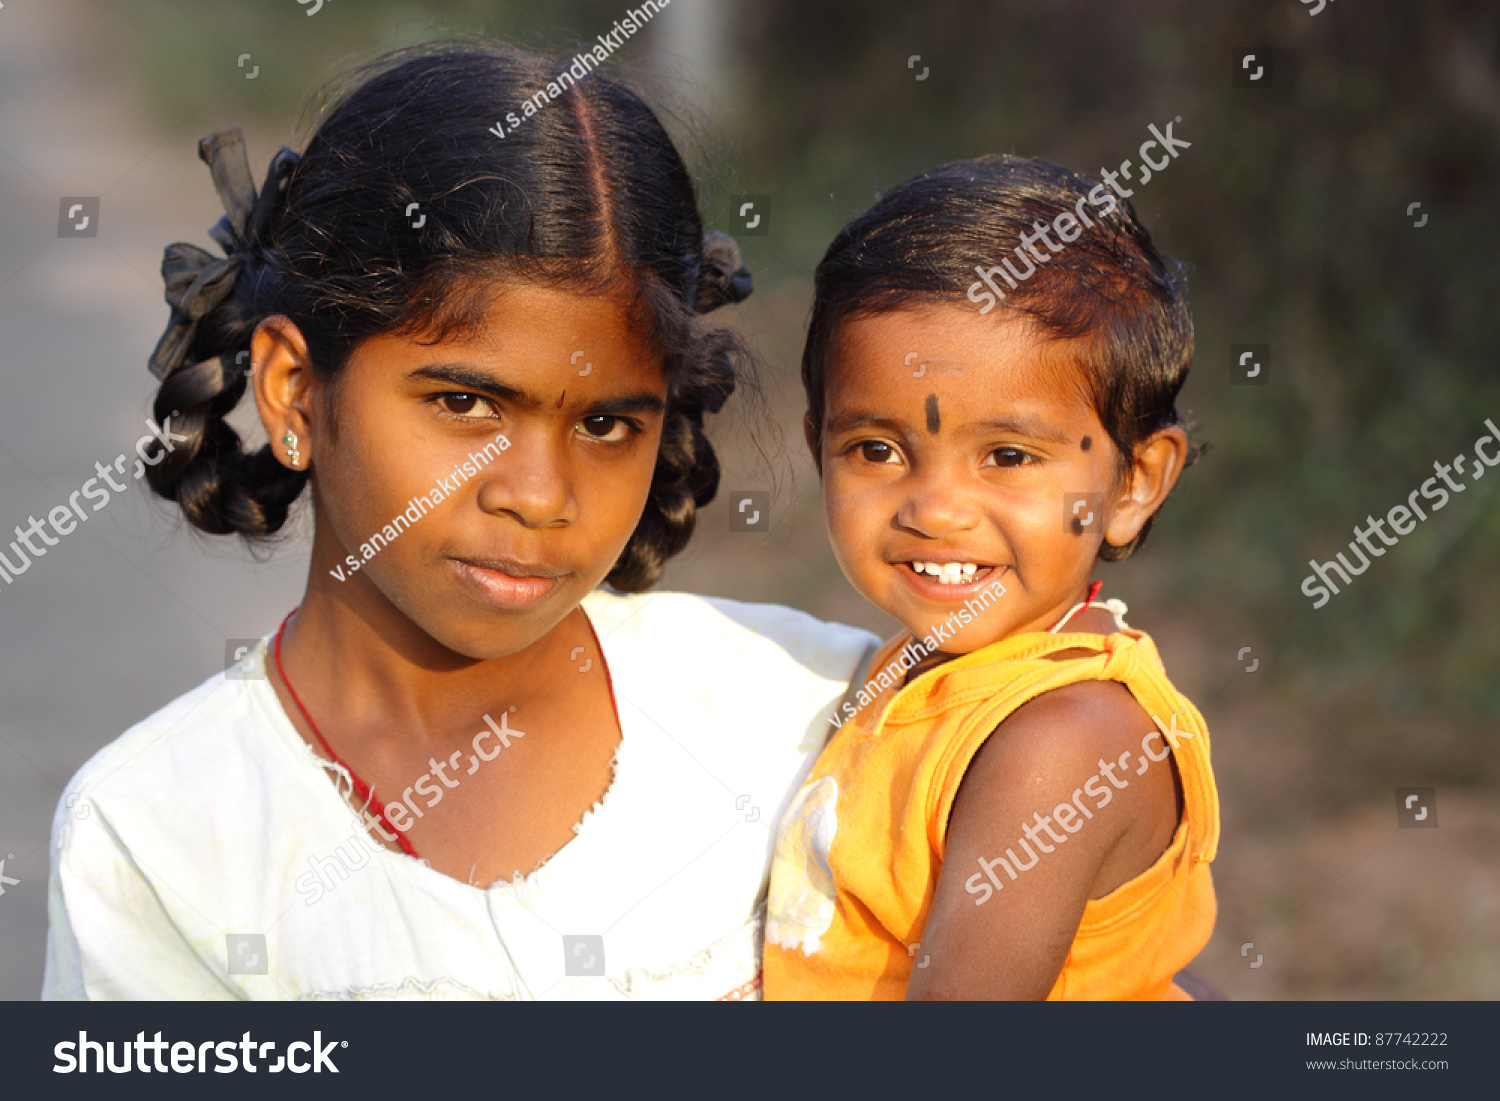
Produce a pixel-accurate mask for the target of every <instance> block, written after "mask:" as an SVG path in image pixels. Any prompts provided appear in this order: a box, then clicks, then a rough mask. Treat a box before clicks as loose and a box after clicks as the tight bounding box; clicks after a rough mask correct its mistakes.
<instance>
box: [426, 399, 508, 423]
mask: <svg viewBox="0 0 1500 1101" xmlns="http://www.w3.org/2000/svg"><path fill="white" fill-rule="evenodd" d="M437 400H438V404H439V405H441V406H442V407H443V409H444V411H446V412H448V413H451V414H452V415H453V416H455V417H463V418H464V419H466V420H482V419H483V418H485V417H492V416H494V415H495V407H494V406H493V405H492V404H490V400H489V398H482V397H480V396H479V395H478V394H440V395H438V399H437Z"/></svg>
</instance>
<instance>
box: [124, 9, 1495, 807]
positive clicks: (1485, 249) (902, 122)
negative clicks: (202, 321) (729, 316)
mask: <svg viewBox="0 0 1500 1101" xmlns="http://www.w3.org/2000/svg"><path fill="white" fill-rule="evenodd" d="M718 2H719V3H720V4H721V5H722V6H723V7H725V8H729V9H732V14H731V15H730V16H729V17H728V23H727V25H728V35H727V45H728V51H729V55H730V57H731V58H732V61H733V64H732V66H731V68H732V69H733V72H734V75H735V79H736V80H737V81H738V83H737V84H736V85H735V88H736V92H735V97H734V100H733V110H732V111H730V112H728V113H727V114H725V115H724V116H723V117H722V118H721V120H720V125H721V128H722V135H721V137H722V139H723V142H724V143H732V146H733V148H735V149H736V150H737V153H736V156H735V158H734V161H733V163H732V164H731V165H730V166H729V167H728V169H727V171H728V172H729V173H730V174H733V175H735V176H736V177H737V178H736V183H735V186H736V187H738V189H739V190H741V191H744V192H749V193H764V194H769V195H772V196H774V198H775V201H776V203H777V218H778V229H777V231H776V233H775V234H774V235H773V237H771V238H764V239H752V240H749V241H746V242H743V243H744V244H745V246H746V253H747V256H749V257H750V258H751V260H752V261H753V263H754V265H755V266H756V267H758V268H759V269H760V270H759V271H758V274H757V278H758V280H761V281H762V282H761V286H763V287H764V286H767V285H768V284H769V285H774V284H775V283H776V282H777V281H778V280H780V281H800V282H801V283H803V284H806V281H807V277H808V274H809V273H810V271H811V269H812V267H813V266H814V265H815V264H816V262H817V260H818V258H819V256H820V255H821V252H822V249H823V247H824V246H825V245H826V243H827V241H828V240H829V239H830V238H831V237H832V235H833V234H834V233H835V232H836V231H837V229H838V228H839V226H840V225H841V224H842V223H843V222H844V221H845V220H846V219H847V218H848V217H849V216H850V215H852V214H853V213H855V212H856V211H858V210H861V209H863V208H864V207H866V206H868V205H869V203H870V202H871V201H872V200H873V198H874V196H875V194H876V193H877V192H878V191H879V190H880V189H882V188H885V187H889V186H890V185H892V184H894V183H896V182H898V181H900V180H902V179H905V178H907V177H908V176H911V175H913V174H915V173H918V172H921V171H922V170H924V169H926V168H929V167H931V166H933V165H935V164H938V163H940V162H943V161H948V160H954V159H959V158H965V157H972V156H977V155H980V154H984V153H989V152H1017V153H1023V154H1032V155H1038V156H1044V157H1048V158H1051V159H1053V160H1056V161H1059V162H1061V163H1063V164H1065V165H1067V166H1069V167H1072V168H1076V169H1078V170H1081V171H1083V172H1085V173H1088V174H1091V175H1097V173H1098V172H1099V171H1100V170H1101V168H1102V167H1111V168H1113V167H1114V166H1116V165H1118V164H1119V162H1120V161H1121V160H1122V159H1124V158H1125V157H1127V156H1133V155H1134V151H1135V150H1136V149H1137V147H1138V146H1139V145H1140V143H1141V142H1142V141H1143V140H1145V138H1146V137H1148V136H1149V135H1148V134H1147V126H1148V124H1151V123H1156V124H1157V125H1158V126H1164V125H1165V124H1166V123H1167V122H1168V121H1171V120H1174V119H1176V118H1178V117H1180V118H1181V120H1182V121H1181V122H1180V123H1178V124H1177V128H1176V133H1177V135H1178V136H1179V137H1181V138H1185V139H1187V140H1189V141H1191V142H1192V148H1191V149H1189V150H1186V151H1184V152H1183V154H1182V155H1181V156H1180V157H1179V159H1178V160H1176V161H1175V162H1174V163H1173V164H1172V165H1171V167H1170V168H1169V169H1167V170H1165V171H1164V172H1162V173H1161V174H1160V175H1159V176H1158V177H1157V178H1156V179H1154V180H1153V181H1152V182H1151V183H1150V184H1149V185H1148V186H1146V187H1144V188H1142V189H1140V190H1139V191H1138V193H1137V197H1136V199H1135V200H1134V201H1135V204H1136V206H1137V208H1138V210H1140V212H1141V213H1142V215H1143V217H1144V219H1145V221H1146V224H1147V225H1148V226H1150V227H1151V229H1152V231H1153V233H1154V235H1155V238H1156V240H1157V243H1158V245H1159V247H1161V248H1162V249H1163V251H1165V252H1167V253H1169V254H1171V255H1174V256H1176V257H1178V258H1180V259H1182V260H1183V261H1184V262H1185V263H1186V264H1187V265H1188V267H1189V270H1190V272H1191V293H1192V300H1193V304H1194V313H1195V317H1196V324H1197V334H1198V339H1197V349H1198V351H1197V359H1196V365H1195V368H1194V371H1193V374H1192V376H1191V378H1190V380H1189V382H1188V385H1187V388H1186V390H1185V392H1184V396H1183V405H1184V407H1185V408H1186V409H1188V410H1190V411H1191V413H1192V415H1193V416H1194V417H1195V419H1196V420H1197V421H1198V423H1199V424H1200V425H1201V428H1202V432H1203V436H1204V438H1206V439H1207V440H1208V441H1210V442H1211V444H1212V448H1211V450H1210V452H1209V453H1208V455H1207V456H1206V457H1205V459H1204V460H1203V462H1202V463H1201V464H1200V465H1199V466H1198V467H1195V468H1194V469H1193V470H1191V471H1189V472H1188V473H1187V475H1186V476H1185V477H1184V479H1183V481H1182V483H1181V485H1180V488H1179V489H1178V491H1177V493H1176V494H1175V495H1174V498H1173V500H1172V501H1171V503H1170V504H1169V506H1168V509H1167V512H1166V514H1165V516H1164V518H1163V522H1162V523H1160V524H1158V525H1157V529H1156V533H1155V535H1154V536H1153V540H1154V545H1153V546H1152V547H1151V548H1149V549H1148V552H1147V554H1146V555H1145V556H1144V558H1143V559H1142V561H1141V563H1140V564H1139V565H1138V566H1136V565H1133V564H1127V565H1126V566H1125V567H1122V568H1123V569H1125V570H1131V569H1138V570H1143V571H1150V572H1151V573H1152V574H1154V575H1155V576H1157V577H1160V578H1164V579H1165V591H1166V592H1168V593H1169V594H1170V596H1171V598H1172V599H1173V600H1175V601H1179V602H1180V604H1181V606H1182V607H1183V608H1184V609H1196V610H1197V611H1198V612H1199V613H1200V614H1201V616H1202V618H1203V620H1204V621H1205V622H1211V623H1212V624H1213V627H1214V630H1213V631H1212V632H1210V634H1211V635H1213V636H1214V637H1215V639H1216V640H1217V639H1218V638H1220V637H1222V638H1224V639H1231V638H1232V637H1233V638H1237V637H1241V636H1246V637H1250V638H1253V639H1254V640H1256V641H1257V642H1258V643H1260V644H1261V646H1262V647H1263V649H1264V650H1266V651H1269V652H1272V653H1274V654H1275V661H1274V664H1275V667H1276V670H1277V672H1276V677H1277V681H1276V683H1278V684H1279V685H1280V687H1281V689H1282V690H1283V691H1284V692H1285V693H1286V694H1287V695H1288V696H1290V697H1294V698H1296V699H1297V700H1298V701H1299V702H1300V704H1301V705H1302V706H1304V707H1305V708H1307V709H1308V710H1309V711H1310V712H1311V713H1313V714H1314V715H1315V716H1317V717H1318V718H1319V720H1320V721H1326V722H1327V723H1329V724H1332V725H1333V727H1334V728H1335V729H1339V728H1345V727H1349V726H1351V725H1354V726H1357V725H1359V724H1360V723H1362V722H1364V721H1366V717H1368V718H1369V720H1370V721H1372V722H1373V721H1376V720H1377V719H1379V721H1386V722H1396V721H1400V722H1407V721H1409V720H1410V719H1411V718H1414V717H1417V716H1422V715H1426V716H1429V717H1431V716H1435V715H1441V717H1442V721H1443V722H1444V723H1446V724H1450V725H1456V726H1457V727H1458V728H1459V729H1461V730H1464V731H1467V732H1469V734H1471V735H1477V737H1469V736H1466V737H1464V738H1462V739H1457V740H1455V739H1452V738H1450V739H1448V740H1447V741H1444V742H1443V743H1442V744H1443V745H1445V746H1448V747H1449V749H1445V750H1444V751H1443V752H1442V753H1441V754H1439V755H1438V757H1439V758H1440V759H1434V760H1432V761H1429V762H1427V764H1428V765H1429V766H1430V768H1432V769H1433V770H1436V772H1438V773H1441V774H1442V775H1443V776H1445V777H1446V776H1451V777H1453V778H1455V779H1469V780H1473V779H1476V778H1479V777H1480V776H1481V775H1487V776H1489V777H1490V778H1495V777H1500V765H1497V761H1500V754H1497V753H1496V752H1495V750H1496V748H1497V740H1496V737H1495V731H1496V727H1497V720H1500V674H1497V667H1500V630H1496V628H1495V626H1494V624H1495V623H1496V617H1497V616H1500V584H1497V583H1496V580H1495V576H1494V568H1495V565H1496V557H1497V556H1496V547H1497V546H1500V510H1497V508H1496V502H1497V495H1500V471H1496V472H1494V473H1492V475H1491V477H1490V478H1488V479H1485V480H1482V481H1480V482H1477V483H1473V484H1471V485H1470V486H1469V488H1468V489H1467V490H1466V491H1465V492H1464V493H1462V494H1458V495H1455V496H1454V499H1453V500H1452V501H1450V503H1449V504H1448V506H1447V507H1446V508H1445V509H1444V510H1442V511H1441V512H1438V513H1434V514H1431V515H1430V518H1429V519H1428V520H1427V521H1426V522H1425V523H1423V524H1421V525H1419V526H1418V528H1417V530H1416V531H1415V532H1413V533H1412V534H1411V535H1409V536H1407V537H1405V538H1404V539H1403V540H1402V541H1401V543H1400V545H1399V546H1398V547H1396V548H1392V551H1391V553H1389V554H1387V555H1386V556H1385V557H1383V558H1380V559H1377V560H1376V561H1375V562H1374V563H1373V564H1372V566H1371V568H1370V569H1369V570H1368V571H1367V572H1366V573H1365V574H1364V575H1362V576H1360V577H1359V578H1357V579H1356V580H1355V581H1354V583H1353V584H1352V585H1351V586H1350V587H1349V588H1347V589H1346V590H1345V591H1344V592H1342V593H1341V594H1339V595H1338V596H1336V597H1334V598H1333V600H1332V601H1331V602H1330V603H1329V604H1327V605H1325V606H1324V607H1323V608H1321V609H1318V610H1313V608H1312V606H1311V601H1310V600H1309V599H1308V598H1307V597H1306V596H1304V595H1303V594H1302V593H1301V592H1300V591H1299V586H1300V584H1301V581H1302V578H1303V577H1304V576H1306V574H1307V573H1308V560H1309V559H1310V558H1314V557H1315V558H1317V559H1318V560H1319V561H1326V560H1328V559H1330V558H1332V557H1333V555H1334V554H1335V553H1336V552H1337V551H1339V550H1342V549H1344V548H1345V545H1346V544H1347V543H1348V542H1349V541H1350V539H1351V538H1352V528H1353V526H1354V525H1356V524H1363V523H1364V520H1365V517H1366V515H1367V514H1373V515H1380V514H1383V513H1385V512H1386V511H1387V510H1388V509H1389V508H1390V507H1391V506H1393V505H1395V504H1399V503H1401V502H1402V501H1404V500H1405V499H1406V496H1407V494H1408V493H1410V492H1411V491H1412V490H1413V489H1415V488H1417V486H1418V485H1420V484H1421V483H1422V482H1423V481H1424V480H1425V479H1426V478H1428V477H1430V476H1432V474H1433V463H1434V461H1436V460H1443V461H1449V460H1451V458H1452V456H1454V455H1455V454H1457V453H1459V452H1465V453H1469V454H1472V449H1473V442H1474V440H1475V439H1476V438H1477V437H1478V436H1479V435H1480V434H1481V433H1482V432H1483V431H1484V427H1483V422H1484V419H1485V418H1486V417H1489V418H1492V419H1495V420H1496V421H1497V423H1500V373H1497V372H1496V370H1495V364H1496V362H1497V353H1500V328H1497V326H1496V324H1495V311H1496V306H1495V303H1496V302H1497V300H1500V265H1497V262H1496V257H1495V244H1496V242H1497V241H1500V211H1497V208H1496V204H1495V202H1494V195H1495V187H1494V181H1495V180H1496V178H1497V174H1500V61H1497V58H1500V8H1497V7H1496V6H1495V5H1494V4H1493V3H1486V2H1480V0H1427V2H1418V0H1400V2H1398V0H1369V2H1365V3H1361V4H1353V3H1345V4H1330V5H1328V6H1327V8H1326V9H1325V10H1324V11H1323V12H1322V13H1321V14H1320V15H1318V16H1317V17H1312V16H1310V15H1309V8H1308V7H1306V6H1304V5H1301V4H1298V3H1296V2H1294V0H1280V2H1266V0H1215V2H1214V3H1211V4H1206V3H1202V2H1194V0H1153V2H1144V3H1130V4H1121V3H1115V2H1110V0H1051V2H1048V3H1045V4H1040V3H1033V2H1024V0H1004V2H986V3H949V4H940V5H925V4H924V5H914V4H907V3H894V2H889V0H881V2H869V3H864V4H860V5H858V6H856V7H851V6H849V5H847V4H838V3H831V2H829V0H796V2H791V0H755V2H754V3H750V2H748V0H745V2H739V3H730V0H718ZM627 6H630V5H627V4H626V3H625V2H624V0H618V2H615V0H611V2H607V3H605V2H593V0H590V2H585V0H561V2H555V0H548V2H547V3H545V4H543V3H535V2H528V3H504V4H501V3H494V2H477V0H475V2H461V0H451V2H446V3H443V2H427V3H416V2H410V0H360V2H359V4H358V5H357V6H356V5H355V4H354V3H353V2H352V0H328V3H327V5H326V6H325V8H324V10H323V11H322V12H321V13H320V14H319V15H318V16H317V17H314V18H312V19H310V18H308V17H307V15H306V12H305V10H304V9H303V8H301V7H299V6H298V5H297V4H296V3H294V0H274V2H271V0H267V2H262V3H254V4H251V3H241V4H232V3H220V4H195V5H188V4H183V3H166V2H161V3H155V2H149V3H144V4H142V5H141V6H140V16H141V17H140V18H139V19H138V20H137V21H136V22H135V23H134V24H133V34H134V42H135V48H136V49H137V51H138V53H139V63H138V65H137V71H138V72H139V73H140V74H141V77H142V79H143V80H145V81H146V82H147V83H148V86H149V87H148V90H149V92H150V94H151V99H152V102H153V103H154V104H155V106H156V108H157V109H158V111H159V112H160V114H161V116H162V118H163V119H164V120H167V121H175V120H177V119H179V118H181V117H182V116H184V115H186V114H188V113H190V112H192V111H194V110H197V109H199V108H201V107H202V106H203V104H204V101H205V99H206V98H207V95H206V93H208V94H213V92H214V91H215V90H216V89H217V90H220V91H221V92H222V95H223V97H224V98H223V100H222V101H220V102H219V103H217V104H216V105H215V107H216V110H220V109H221V110H222V111H223V112H227V114H225V118H226V119H228V118H230V117H238V115H237V114H235V113H236V112H238V113H239V114H245V113H260V114H263V115H265V116H267V117H271V118H275V119H277V120H278V121H279V122H281V123H282V124H286V123H289V122H290V121H291V119H292V118H300V117H302V112H303V110H304V109H305V108H306V106H307V105H308V103H309V102H310V99H309V97H310V95H311V93H312V92H313V91H314V89H315V88H316V86H317V85H318V83H320V82H321V80H322V79H324V78H326V77H329V76H332V75H334V74H335V73H336V72H338V71H340V70H341V69H343V68H345V67H347V65H349V64H352V63H354V62H357V61H360V60H364V59H366V58H368V57H369V56H372V55H373V54H374V53H376V52H378V51H380V50H383V49H387V48H390V47H393V46H397V45H401V44H404V43H406V42H411V41H416V40H419V39H425V38H430V37H434V36H436V35H438V34H441V33H443V32H444V31H449V30H451V31H469V30H482V31H487V32H489V33H493V34H498V35H502V36H505V37H508V38H510V39H512V40H513V41H518V42H520V43H522V44H526V45H531V46H533V47H540V48H549V49H550V48H559V49H566V48H567V47H568V46H569V45H571V44H572V43H573V42H575V41H578V40H587V39H591V38H592V36H593V35H594V34H596V33H599V32H601V31H604V30H606V29H607V28H608V27H609V26H610V24H611V23H612V22H613V21H614V20H615V19H617V18H619V17H620V16H621V15H622V14H623V11H624V9H625V8H626V7H627ZM663 18H665V16H664V17H663ZM325 21H326V22H325ZM335 21H336V22H335ZM314 24H316V26H315V25H314ZM335 28H336V29H335ZM1266 45H1269V46H1270V47H1272V48H1273V50H1274V51H1275V64H1274V76H1273V80H1274V84H1273V86H1272V87H1270V88H1264V89H1243V88H1234V87H1232V86H1231V75H1232V51H1233V50H1234V49H1235V48H1236V47H1247V46H1266ZM645 48H646V46H645V45H644V44H643V42H641V41H636V42H633V43H632V44H631V46H630V47H629V48H628V49H627V50H626V51H623V52H622V53H623V54H624V55H625V56H635V57H640V56H641V51H642V50H644V49H645ZM242 52H251V53H252V54H253V55H254V58H255V60H256V61H257V63H259V64H260V66H261V72H260V76H259V77H258V79H257V80H255V81H253V82H252V81H245V80H244V79H243V74H242V72H241V71H239V70H237V69H236V64H235V60H236V57H237V55H238V54H239V53H242ZM913 54H919V55H920V56H921V65H922V66H924V67H927V68H928V69H929V70H930V74H929V76H928V78H927V79H925V80H922V81H918V80H916V79H915V74H914V73H913V71H912V70H911V69H909V68H908V66H907V59H908V57H909V56H910V55H913ZM684 97H685V98H686V99H688V100H691V99H692V98H693V93H692V91H691V90H687V91H686V92H685V93H684ZM725 171H726V170H725V169H723V168H718V169H715V172H716V173H722V172H725ZM726 178H728V177H726ZM721 190H722V188H721ZM709 198H710V199H711V200H712V201H713V204H714V209H716V210H721V209H723V202H724V198H725V197H724V195H722V194H713V195H710V196H709ZM1412 202H1421V204H1422V208H1421V209H1422V211H1424V212H1426V213H1427V214H1428V216H1429V217H1428V221H1427V223H1426V224H1425V225H1424V226H1422V227H1421V228H1416V227H1415V226H1414V224H1413V219H1411V218H1409V217H1408V216H1407V213H1406V211H1407V207H1408V205H1409V204H1410V203H1412ZM1234 343H1269V344H1270V345H1271V346H1272V362H1271V379H1270V383H1269V385H1266V386H1231V385H1229V378H1230V357H1229V346H1230V345H1231V344H1234ZM1237 632H1238V634H1237ZM1227 644H1228V643H1227V642H1226V645H1227ZM1241 690H1242V689H1240V688H1235V689H1232V691H1241ZM1243 690H1249V689H1248V687H1247V688H1245V689H1243ZM1256 690H1259V688H1258V687H1257V689H1256ZM1460 745H1462V746H1463V747H1465V748H1462V749H1460V748H1457V747H1458V746H1460ZM1407 749H1408V750H1409V749H1410V747H1409V746H1408V747H1407ZM1373 751H1374V752H1376V753H1379V752H1381V751H1380V749H1379V746H1378V745H1377V746H1375V748H1374V750H1373ZM1390 752H1391V753H1392V754H1398V752H1400V751H1398V750H1397V749H1395V748H1392V749H1391V751H1390Z"/></svg>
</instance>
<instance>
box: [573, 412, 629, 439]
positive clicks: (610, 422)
mask: <svg viewBox="0 0 1500 1101" xmlns="http://www.w3.org/2000/svg"><path fill="white" fill-rule="evenodd" d="M578 426H579V427H580V428H582V429H583V431H584V434H585V435H587V436H588V438H589V439H591V440H599V441H600V442H602V443H623V442H624V441H625V440H627V439H628V438H629V437H630V436H631V435H633V434H634V433H633V430H634V428H635V426H634V425H632V424H631V422H630V421H628V420H626V419H625V418H624V417H609V416H598V417H584V418H583V420H581V421H579V422H578Z"/></svg>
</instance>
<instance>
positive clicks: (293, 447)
mask: <svg viewBox="0 0 1500 1101" xmlns="http://www.w3.org/2000/svg"><path fill="white" fill-rule="evenodd" d="M281 442H282V443H284V444H286V459H287V462H289V463H291V464H292V466H293V467H297V466H300V465H301V464H302V452H300V451H298V450H297V433H295V432H293V431H291V429H288V430H287V434H286V435H285V436H283V437H282V439H281Z"/></svg>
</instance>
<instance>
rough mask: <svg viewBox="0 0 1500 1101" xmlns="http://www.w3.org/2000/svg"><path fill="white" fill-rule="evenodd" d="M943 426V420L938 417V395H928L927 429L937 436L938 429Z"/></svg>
mask: <svg viewBox="0 0 1500 1101" xmlns="http://www.w3.org/2000/svg"><path fill="white" fill-rule="evenodd" d="M941 427H942V421H941V420H939V418H938V404H937V395H936V394H928V395H927V431H928V432H929V433H930V434H932V435H934V436H936V435H937V432H938V429H939V428H941Z"/></svg>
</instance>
